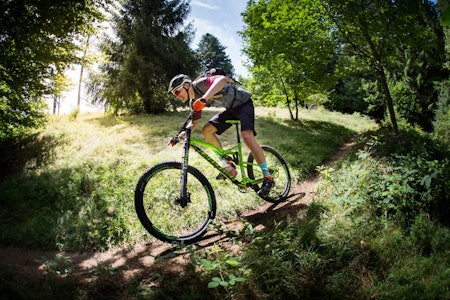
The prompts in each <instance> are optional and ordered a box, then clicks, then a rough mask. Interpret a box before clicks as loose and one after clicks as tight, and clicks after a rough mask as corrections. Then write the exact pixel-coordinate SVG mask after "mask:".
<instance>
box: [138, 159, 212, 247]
mask: <svg viewBox="0 0 450 300" xmlns="http://www.w3.org/2000/svg"><path fill="white" fill-rule="evenodd" d="M182 166H183V165H182V163H181V162H177V161H169V162H162V163H159V164H157V165H155V166H153V167H151V168H150V169H148V170H147V171H145V173H144V174H143V175H142V176H141V177H140V179H139V181H138V183H137V185H136V190H135V197H134V202H135V209H136V213H137V216H138V218H139V220H140V222H141V224H142V225H143V226H144V228H145V229H146V230H147V231H148V232H149V233H150V234H151V235H153V236H154V237H156V238H157V239H159V240H161V241H164V242H169V243H172V242H174V243H183V244H189V243H192V242H195V241H197V240H199V239H200V238H201V237H202V236H203V234H205V232H206V230H207V226H208V224H209V223H210V222H211V220H213V219H214V218H215V216H216V198H215V194H214V190H213V188H212V186H211V184H210V183H209V181H208V179H207V178H206V177H205V176H204V175H203V174H202V173H201V172H200V171H199V170H198V169H196V168H194V167H192V166H188V168H187V174H188V175H187V176H188V177H187V193H188V195H190V202H189V203H188V204H187V205H186V206H185V207H182V206H181V205H180V204H179V202H177V199H178V200H179V198H180V190H181V186H180V185H181V183H180V182H181V180H180V178H181V170H182Z"/></svg>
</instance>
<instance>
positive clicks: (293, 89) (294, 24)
mask: <svg viewBox="0 0 450 300" xmlns="http://www.w3.org/2000/svg"><path fill="white" fill-rule="evenodd" d="M243 16H244V22H245V23H246V24H247V26H246V28H245V29H244V30H243V31H242V32H241V34H242V36H243V37H244V41H245V43H246V45H245V49H244V52H245V53H246V54H247V56H248V57H249V58H250V60H251V62H252V64H253V66H252V72H253V73H254V74H253V75H254V77H255V79H256V80H257V81H258V82H261V85H263V86H264V85H270V86H271V88H268V89H266V88H265V87H264V88H259V87H256V88H257V89H258V90H261V91H263V92H264V94H263V95H262V96H264V97H265V96H266V93H267V94H269V95H276V94H278V95H283V97H279V98H278V99H275V98H272V100H277V101H280V100H281V102H280V103H283V104H284V105H286V106H287V107H288V108H289V109H290V110H292V113H291V117H292V118H293V120H298V115H297V114H298V109H300V108H301V107H302V106H304V104H305V102H306V98H307V97H308V96H310V95H313V94H317V93H323V92H324V91H325V90H328V89H330V88H331V87H332V86H333V85H334V76H333V75H334V70H333V68H332V63H331V61H332V58H333V55H334V50H335V43H334V40H333V38H332V37H331V30H332V29H331V27H330V23H329V20H328V19H327V17H326V16H325V15H324V11H323V7H322V5H321V3H320V1H316V0H308V1H278V0H277V1H249V2H248V4H247V9H246V11H245V12H244V13H243ZM324 75H325V76H324ZM258 84H259V83H258Z"/></svg>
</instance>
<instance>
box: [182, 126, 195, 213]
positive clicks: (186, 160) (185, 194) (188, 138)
mask: <svg viewBox="0 0 450 300" xmlns="http://www.w3.org/2000/svg"><path fill="white" fill-rule="evenodd" d="M191 131H192V129H191V128H186V130H185V138H184V147H183V164H182V166H181V178H180V183H181V188H180V202H181V206H182V207H185V206H186V205H187V202H188V200H189V195H188V192H187V169H188V166H189V148H190V141H191Z"/></svg>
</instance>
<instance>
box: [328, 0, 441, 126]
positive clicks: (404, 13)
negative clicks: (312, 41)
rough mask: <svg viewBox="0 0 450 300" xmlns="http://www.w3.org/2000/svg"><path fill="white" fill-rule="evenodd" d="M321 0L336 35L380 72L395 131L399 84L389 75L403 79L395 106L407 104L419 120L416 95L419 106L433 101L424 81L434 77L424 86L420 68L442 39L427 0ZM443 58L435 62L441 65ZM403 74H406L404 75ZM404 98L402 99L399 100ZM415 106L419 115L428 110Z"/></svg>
mask: <svg viewBox="0 0 450 300" xmlns="http://www.w3.org/2000/svg"><path fill="white" fill-rule="evenodd" d="M323 2H324V6H325V7H326V9H327V14H328V16H329V17H330V18H331V19H332V20H333V21H334V24H335V26H336V29H337V31H338V36H339V37H340V38H341V39H342V41H343V43H345V44H346V45H348V46H350V47H351V49H353V52H352V53H351V54H352V55H355V56H357V57H358V58H359V59H361V60H362V61H364V62H365V63H366V64H367V66H368V67H369V68H371V69H372V70H374V71H375V72H376V74H377V79H378V81H379V83H380V87H381V90H382V92H383V95H384V100H385V105H386V107H387V110H388V112H389V117H390V121H391V125H392V128H393V129H394V131H397V130H398V126H397V117H396V113H395V109H394V104H396V103H394V99H393V90H395V89H394V88H393V86H392V85H391V86H390V84H389V81H390V78H392V79H393V80H395V79H396V82H399V81H400V80H403V84H398V85H397V88H396V91H397V94H396V96H397V99H399V101H398V102H397V106H398V108H399V109H400V111H401V110H402V109H403V111H401V113H402V115H403V116H405V117H407V118H408V117H409V118H410V119H411V120H412V121H414V118H415V119H416V120H415V121H417V118H418V117H417V116H415V115H414V114H413V113H412V111H409V109H410V108H411V107H413V106H414V105H413V102H412V101H416V99H418V100H417V101H416V103H417V106H419V107H421V108H423V107H427V106H430V105H432V102H433V100H431V99H432V97H433V95H430V94H428V95H427V92H426V91H427V89H429V88H430V86H428V87H427V86H426V83H429V82H430V81H429V80H428V81H426V82H424V83H425V85H424V84H423V83H421V82H420V78H423V77H424V76H423V75H424V73H423V70H422V69H421V68H422V67H423V63H425V62H427V61H428V59H430V58H432V56H433V55H435V56H439V55H440V54H439V51H435V50H437V48H439V47H438V46H437V44H436V41H438V40H439V38H437V36H436V32H433V28H432V26H431V25H430V24H429V22H430V21H432V19H431V18H430V17H428V16H427V14H431V13H432V11H431V8H432V6H431V5H430V4H429V3H428V1H409V0H399V1H384V0H375V1H374V0H358V1H355V0H333V1H323ZM430 44H431V45H432V46H431V47H430V50H429V51H427V50H426V49H425V47H427V45H430ZM433 53H434V54H433ZM423 54H425V55H423ZM439 59H440V58H437V60H438V63H437V64H435V66H436V65H439ZM408 61H409V64H408ZM435 66H434V68H435ZM434 70H436V69H434ZM402 73H403V74H407V75H406V76H402V75H401V74H402ZM395 76H397V77H396V78H395ZM427 76H430V74H428V75H427ZM400 77H401V78H400ZM418 78H419V81H418ZM420 98H422V99H420ZM401 99H403V102H404V103H401V101H402V100H401ZM412 99H414V100H412ZM415 111H418V115H423V113H424V111H423V110H421V109H418V108H417V107H416V108H415ZM422 117H423V116H422ZM428 118H429V117H428Z"/></svg>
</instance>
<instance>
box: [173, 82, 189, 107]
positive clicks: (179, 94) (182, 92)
mask: <svg viewBox="0 0 450 300" xmlns="http://www.w3.org/2000/svg"><path fill="white" fill-rule="evenodd" d="M172 94H173V95H174V96H175V97H176V98H178V99H179V100H180V101H181V102H183V103H184V102H186V101H187V100H188V98H189V97H188V93H187V90H186V89H185V88H184V86H182V87H180V88H179V89H176V90H174V91H173V92H172Z"/></svg>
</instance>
